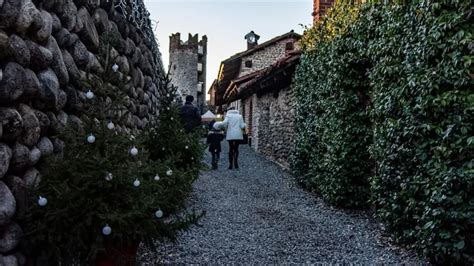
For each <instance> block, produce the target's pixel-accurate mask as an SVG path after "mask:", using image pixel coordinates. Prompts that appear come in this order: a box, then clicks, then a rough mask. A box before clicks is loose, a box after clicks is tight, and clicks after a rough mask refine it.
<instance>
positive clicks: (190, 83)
mask: <svg viewBox="0 0 474 266" xmlns="http://www.w3.org/2000/svg"><path fill="white" fill-rule="evenodd" d="M206 57H207V37H206V36H205V35H204V36H203V37H202V39H201V40H199V37H198V35H197V34H195V35H191V34H189V35H188V40H187V41H186V42H183V41H182V40H181V34H180V33H179V32H178V33H175V34H172V35H171V36H170V60H169V73H170V78H171V83H172V84H173V85H174V86H176V87H178V92H179V93H180V94H181V96H182V98H183V102H184V99H185V98H186V96H187V95H192V96H193V97H194V99H195V104H196V106H197V107H198V108H199V109H200V110H201V113H203V111H204V109H205V106H206V93H205V88H206V66H207V62H206Z"/></svg>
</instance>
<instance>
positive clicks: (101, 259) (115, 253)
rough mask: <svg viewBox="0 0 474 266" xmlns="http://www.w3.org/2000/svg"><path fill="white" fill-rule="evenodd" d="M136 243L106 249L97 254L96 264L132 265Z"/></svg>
mask: <svg viewBox="0 0 474 266" xmlns="http://www.w3.org/2000/svg"><path fill="white" fill-rule="evenodd" d="M137 249H138V244H133V245H129V246H126V247H121V248H113V249H107V250H106V251H105V252H101V253H99V254H97V258H96V260H95V265H96V266H132V265H135V257H136V255H137Z"/></svg>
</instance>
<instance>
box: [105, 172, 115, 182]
mask: <svg viewBox="0 0 474 266" xmlns="http://www.w3.org/2000/svg"><path fill="white" fill-rule="evenodd" d="M113 178H114V176H113V175H112V173H107V174H106V175H105V180H107V181H112V179H113Z"/></svg>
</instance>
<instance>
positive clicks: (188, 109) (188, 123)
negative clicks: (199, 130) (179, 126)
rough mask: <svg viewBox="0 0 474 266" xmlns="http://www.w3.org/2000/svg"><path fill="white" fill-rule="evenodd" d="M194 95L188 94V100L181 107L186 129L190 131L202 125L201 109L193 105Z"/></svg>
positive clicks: (182, 119)
mask: <svg viewBox="0 0 474 266" xmlns="http://www.w3.org/2000/svg"><path fill="white" fill-rule="evenodd" d="M193 101H194V97H193V96H192V95H188V96H186V102H185V103H184V105H183V106H181V109H180V116H181V121H182V122H183V123H184V131H186V133H190V132H191V131H193V130H194V129H195V128H196V127H198V126H200V125H201V113H200V112H199V109H198V108H197V107H196V106H194V105H193Z"/></svg>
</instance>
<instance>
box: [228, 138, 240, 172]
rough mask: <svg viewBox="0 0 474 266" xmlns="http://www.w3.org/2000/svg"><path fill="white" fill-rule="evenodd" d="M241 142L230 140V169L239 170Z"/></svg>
mask: <svg viewBox="0 0 474 266" xmlns="http://www.w3.org/2000/svg"><path fill="white" fill-rule="evenodd" d="M239 142H240V140H229V168H231V169H232V166H234V167H235V168H239V163H238V159H239Z"/></svg>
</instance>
